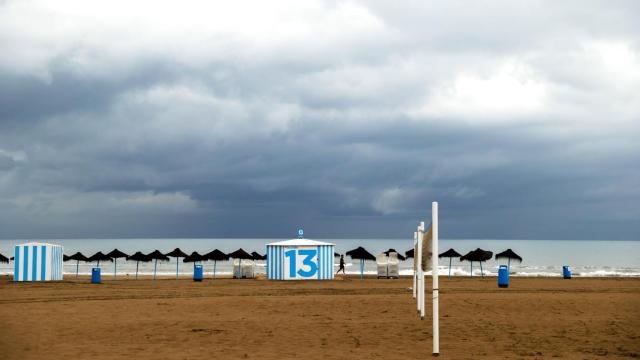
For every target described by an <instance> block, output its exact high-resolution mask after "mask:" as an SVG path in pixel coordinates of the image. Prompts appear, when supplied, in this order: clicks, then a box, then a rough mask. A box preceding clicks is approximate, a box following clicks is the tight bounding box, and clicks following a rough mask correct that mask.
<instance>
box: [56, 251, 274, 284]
mask: <svg viewBox="0 0 640 360" xmlns="http://www.w3.org/2000/svg"><path fill="white" fill-rule="evenodd" d="M171 257H174V258H176V279H177V278H178V276H179V275H180V269H179V265H180V258H183V260H182V261H183V262H185V263H190V262H191V263H193V266H194V267H195V265H196V263H198V262H200V263H201V262H203V261H208V260H209V261H213V277H215V276H216V265H217V262H218V261H226V260H229V259H239V260H240V261H242V260H266V255H260V254H258V253H257V252H255V251H254V252H252V253H251V254H249V253H248V252H246V251H245V250H243V249H242V248H240V249H238V250H236V251H234V252H231V253H229V254H225V253H224V252H222V251H220V250H218V249H215V250H213V251H211V252H209V253H206V254H204V255H201V254H199V253H198V252H196V251H194V252H192V253H191V254H187V253H185V252H184V251H182V250H180V248H175V249H173V250H172V251H170V252H168V253H166V254H163V253H162V252H160V250H154V251H152V252H150V253H148V254H144V253H142V252H140V251H137V252H136V253H135V254H133V255H127V254H125V253H124V252H122V251H120V250H118V249H114V250H113V251H111V252H109V253H107V254H104V253H102V252H101V251H98V252H97V253H95V254H93V255H91V256H89V257H86V256H85V255H84V254H82V253H81V252H77V253H75V254H73V255H71V256H66V255H65V256H64V261H70V260H75V261H76V277H77V276H78V270H79V267H80V261H83V262H94V261H95V262H96V266H97V267H99V266H100V261H112V262H114V272H113V274H114V277H115V276H116V272H117V266H118V259H120V258H125V259H127V260H130V261H135V262H136V279H137V278H138V268H139V265H140V262H150V261H153V262H154V264H153V278H154V279H155V277H156V271H157V268H158V261H169V258H171Z"/></svg>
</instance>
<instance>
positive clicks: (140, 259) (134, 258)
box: [127, 251, 151, 279]
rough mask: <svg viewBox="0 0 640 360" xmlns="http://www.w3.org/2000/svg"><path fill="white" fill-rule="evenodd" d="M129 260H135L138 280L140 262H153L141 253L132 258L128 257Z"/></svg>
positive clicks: (138, 252)
mask: <svg viewBox="0 0 640 360" xmlns="http://www.w3.org/2000/svg"><path fill="white" fill-rule="evenodd" d="M127 260H133V261H135V262H136V279H137V278H138V265H140V261H142V262H149V261H151V259H150V258H149V257H148V256H147V255H145V254H143V253H141V252H140V251H137V252H136V253H135V254H133V255H131V256H127Z"/></svg>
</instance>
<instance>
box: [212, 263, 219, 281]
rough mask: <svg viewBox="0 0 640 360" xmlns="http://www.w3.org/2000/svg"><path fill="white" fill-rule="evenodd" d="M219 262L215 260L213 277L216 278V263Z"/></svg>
mask: <svg viewBox="0 0 640 360" xmlns="http://www.w3.org/2000/svg"><path fill="white" fill-rule="evenodd" d="M217 263H218V261H217V260H213V278H214V279H215V278H216V264H217Z"/></svg>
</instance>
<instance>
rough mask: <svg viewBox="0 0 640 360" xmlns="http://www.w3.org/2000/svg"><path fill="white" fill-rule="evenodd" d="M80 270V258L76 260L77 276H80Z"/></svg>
mask: <svg viewBox="0 0 640 360" xmlns="http://www.w3.org/2000/svg"><path fill="white" fill-rule="evenodd" d="M79 270H80V260H76V277H78V271H79Z"/></svg>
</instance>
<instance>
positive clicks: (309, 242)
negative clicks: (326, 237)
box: [267, 239, 335, 246]
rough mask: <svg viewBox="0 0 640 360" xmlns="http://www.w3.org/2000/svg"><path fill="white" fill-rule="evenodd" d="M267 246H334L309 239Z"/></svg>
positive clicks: (292, 240)
mask: <svg viewBox="0 0 640 360" xmlns="http://www.w3.org/2000/svg"><path fill="white" fill-rule="evenodd" d="M267 245H269V246H320V245H334V246H335V244H331V243H328V242H322V241H316V240H309V239H291V240H285V241H278V242H274V243H270V244H267Z"/></svg>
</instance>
